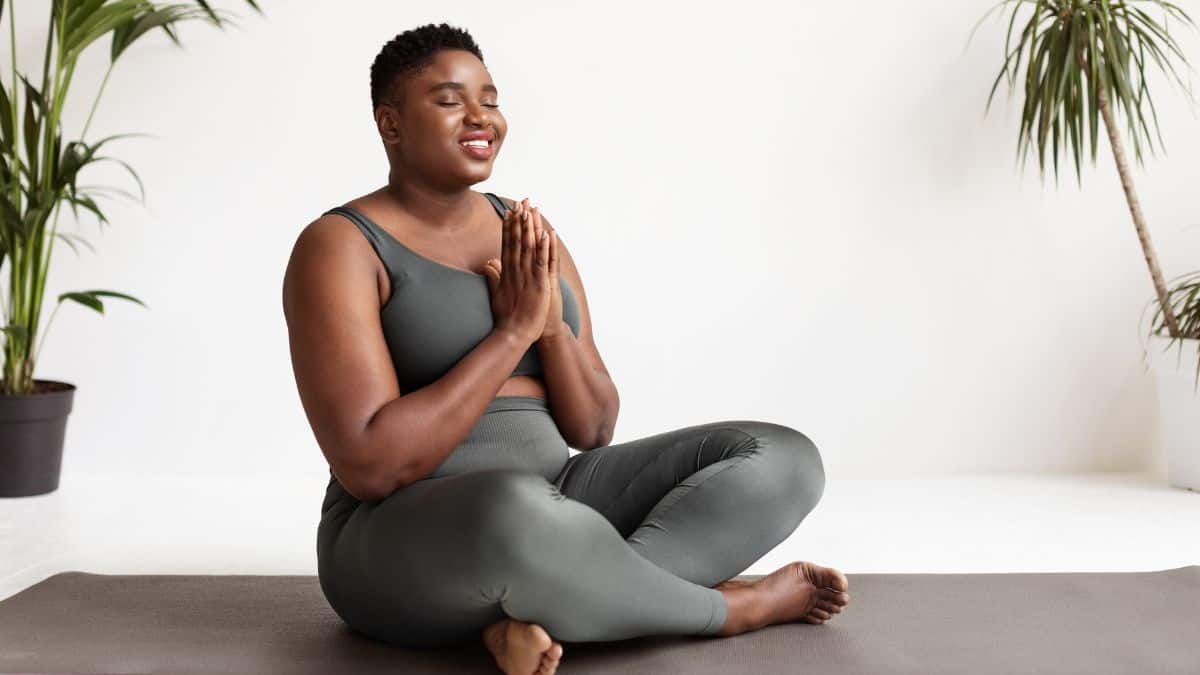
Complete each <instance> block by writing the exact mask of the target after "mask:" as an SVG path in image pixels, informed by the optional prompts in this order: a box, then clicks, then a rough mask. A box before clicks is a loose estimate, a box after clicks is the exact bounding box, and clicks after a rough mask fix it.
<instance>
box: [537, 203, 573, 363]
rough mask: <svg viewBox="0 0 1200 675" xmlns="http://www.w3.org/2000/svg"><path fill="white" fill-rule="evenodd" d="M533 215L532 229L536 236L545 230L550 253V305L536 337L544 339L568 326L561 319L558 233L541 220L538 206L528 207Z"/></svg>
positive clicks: (553, 335) (554, 335)
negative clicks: (538, 335) (539, 332)
mask: <svg viewBox="0 0 1200 675" xmlns="http://www.w3.org/2000/svg"><path fill="white" fill-rule="evenodd" d="M530 212H531V213H532V215H533V221H534V231H535V232H536V233H537V236H538V237H541V236H542V231H543V230H544V231H546V232H547V233H548V234H547V235H546V236H547V237H548V238H549V240H550V255H549V264H548V267H547V270H548V272H547V277H546V278H547V280H548V281H549V282H550V307H549V308H548V309H547V310H546V323H545V325H544V326H542V334H541V337H540V338H538V339H546V338H552V337H557V336H559V335H561V334H563V333H564V332H567V331H570V330H571V329H570V327H569V326H567V324H566V322H565V321H563V299H562V289H561V288H560V287H559V281H558V233H557V232H555V231H554V228H553V227H552V226H551V225H550V223H547V222H546V221H544V220H542V211H541V209H539V208H538V207H536V206H535V207H533V208H532V209H530Z"/></svg>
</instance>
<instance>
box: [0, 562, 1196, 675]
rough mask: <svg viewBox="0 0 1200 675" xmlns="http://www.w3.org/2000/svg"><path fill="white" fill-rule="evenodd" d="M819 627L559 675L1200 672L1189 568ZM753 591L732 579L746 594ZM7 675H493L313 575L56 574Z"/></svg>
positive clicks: (882, 601)
mask: <svg viewBox="0 0 1200 675" xmlns="http://www.w3.org/2000/svg"><path fill="white" fill-rule="evenodd" d="M846 576H847V578H848V579H849V581H850V595H851V601H850V606H849V607H847V609H846V610H845V611H844V612H842V613H841V614H839V615H836V616H835V617H834V618H833V619H832V620H830V621H829V622H827V623H825V624H823V625H812V624H805V623H791V624H782V625H775V626H768V627H766V628H763V629H761V630H758V631H755V632H752V633H745V634H743V635H738V636H735V637H731V638H716V637H702V636H670V635H668V636H646V637H639V638H633V639H630V640H621V641H616V642H589V643H583V642H579V643H576V642H564V643H563V648H564V651H563V660H562V662H561V663H560V665H559V669H558V672H559V673H563V674H564V675H570V674H573V673H664V674H668V673H695V674H708V673H712V674H713V675H718V674H719V675H726V674H728V673H822V674H825V675H828V674H836V673H921V674H923V675H927V674H930V673H955V674H959V673H973V674H982V673H1073V674H1079V673H1087V674H1089V675H1092V674H1096V673H1137V674H1139V675H1146V674H1150V673H1190V674H1195V673H1200V566H1197V565H1191V566H1187V567H1180V568H1176V569H1168V570H1162V571H1152V572H1112V573H1107V572H1106V573H1101V572H1089V573H1009V574H1004V573H994V574H847V575H846ZM759 577H760V575H743V576H741V577H740V578H742V579H747V580H750V579H756V578H759ZM0 672H4V673H15V672H20V673H50V672H54V673H150V672H156V673H165V672H171V673H176V672H177V673H255V674H258V675H267V674H270V673H291V674H303V673H389V674H394V673H409V674H413V675H416V674H419V673H496V672H499V670H498V669H497V668H496V666H495V664H494V663H493V661H492V659H491V656H490V654H488V652H487V651H486V650H485V649H484V647H483V645H482V643H469V644H466V645H463V646H462V647H458V648H445V649H438V650H431V651H422V650H413V649H407V648H403V647H399V646H395V645H389V644H385V643H380V642H376V641H374V640H371V639H370V638H367V637H364V636H361V635H359V634H357V633H354V632H353V631H351V630H350V629H349V628H348V627H347V626H346V625H345V624H344V623H343V622H342V621H341V620H340V619H339V618H338V616H337V615H336V614H335V613H334V612H333V610H332V609H330V607H329V606H328V605H327V604H326V602H325V599H324V597H323V596H322V595H321V590H320V587H319V585H318V583H317V579H316V577H315V576H303V575H298V576H292V575H287V576H284V575H280V576H270V575H144V574H135V575H119V574H118V575H112V574H92V573H87V572H79V571H71V572H62V573H60V574H56V575H54V576H51V577H50V578H48V579H45V580H43V581H41V582H39V583H37V584H35V585H33V586H31V587H29V588H27V589H25V590H23V591H21V592H20V593H17V594H16V595H14V596H12V597H10V598H8V599H6V600H4V601H2V602H0Z"/></svg>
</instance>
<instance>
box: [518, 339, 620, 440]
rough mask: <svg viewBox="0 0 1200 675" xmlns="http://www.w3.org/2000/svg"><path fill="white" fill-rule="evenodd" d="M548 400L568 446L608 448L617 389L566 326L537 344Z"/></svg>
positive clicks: (615, 415) (615, 420) (615, 406)
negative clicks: (592, 362)
mask: <svg viewBox="0 0 1200 675" xmlns="http://www.w3.org/2000/svg"><path fill="white" fill-rule="evenodd" d="M537 346H538V356H539V357H540V359H541V362H542V377H543V378H544V380H545V382H546V390H547V393H546V398H547V403H548V406H549V408H550V412H551V414H552V415H553V416H554V421H555V422H556V423H557V424H558V428H559V431H560V432H561V433H562V436H563V438H564V439H566V441H567V444H568V445H570V446H571V447H573V448H576V449H578V450H591V449H592V448H597V447H601V446H604V445H608V443H609V441H610V440H611V439H612V435H613V428H614V427H615V426H616V422H617V405H618V403H617V389H616V386H615V385H614V384H613V382H612V380H611V379H610V378H609V377H608V375H607V374H605V373H604V372H602V371H599V370H596V369H594V368H592V365H591V363H589V362H588V359H587V356H586V354H585V353H584V351H583V348H582V346H581V345H580V344H579V340H578V339H577V338H576V337H575V334H574V333H572V332H571V329H570V328H569V327H568V326H567V325H566V323H565V322H564V323H563V326H562V330H561V331H560V332H558V333H557V334H555V335H552V336H547V337H542V338H540V339H539V340H538V341H537Z"/></svg>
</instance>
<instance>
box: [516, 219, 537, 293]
mask: <svg viewBox="0 0 1200 675" xmlns="http://www.w3.org/2000/svg"><path fill="white" fill-rule="evenodd" d="M521 241H522V243H523V246H522V247H521V263H520V264H521V276H523V277H525V278H526V279H528V278H530V277H531V276H532V268H533V258H534V255H535V254H536V253H535V251H534V241H533V209H530V210H529V211H526V212H525V223H524V227H523V228H522V230H521Z"/></svg>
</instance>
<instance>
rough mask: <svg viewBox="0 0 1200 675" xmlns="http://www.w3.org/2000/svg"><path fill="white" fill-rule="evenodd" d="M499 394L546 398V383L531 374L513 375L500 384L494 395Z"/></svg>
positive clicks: (498, 395)
mask: <svg viewBox="0 0 1200 675" xmlns="http://www.w3.org/2000/svg"><path fill="white" fill-rule="evenodd" d="M534 349H537V347H534ZM500 396H536V397H537V398H541V399H544V398H546V385H545V384H543V383H542V380H541V378H538V377H533V376H532V375H513V376H512V377H510V378H508V380H507V381H506V382H505V383H504V384H503V385H501V386H500V391H499V392H497V393H496V397H497V398H499V397H500Z"/></svg>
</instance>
